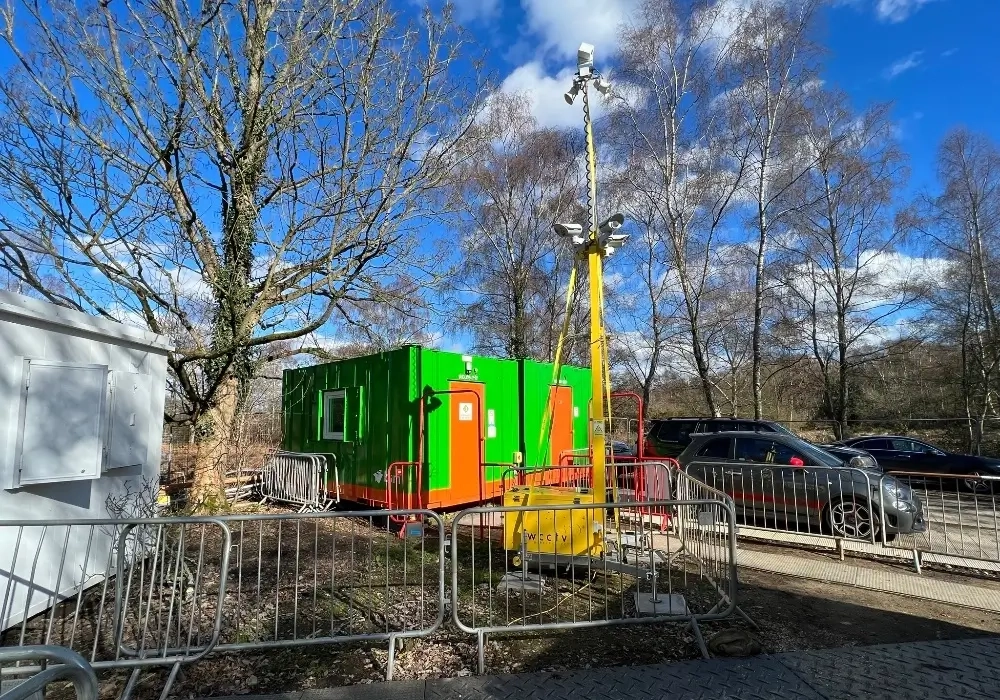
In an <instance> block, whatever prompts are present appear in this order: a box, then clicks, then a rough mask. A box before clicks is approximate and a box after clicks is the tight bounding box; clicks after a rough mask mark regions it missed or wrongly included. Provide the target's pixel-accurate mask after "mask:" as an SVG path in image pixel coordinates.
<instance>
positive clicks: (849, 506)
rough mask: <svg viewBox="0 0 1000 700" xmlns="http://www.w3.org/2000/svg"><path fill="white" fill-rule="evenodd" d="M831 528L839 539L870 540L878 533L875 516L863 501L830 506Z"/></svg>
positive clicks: (844, 502) (843, 502) (838, 503)
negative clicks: (873, 534) (873, 533)
mask: <svg viewBox="0 0 1000 700" xmlns="http://www.w3.org/2000/svg"><path fill="white" fill-rule="evenodd" d="M830 528H831V529H832V530H833V534H834V535H836V536H838V537H847V538H850V539H861V540H870V539H871V537H872V531H873V529H874V531H875V532H878V523H877V522H876V518H875V514H874V513H872V510H871V508H869V507H868V504H867V503H865V502H862V501H838V502H837V503H834V504H833V505H832V506H830Z"/></svg>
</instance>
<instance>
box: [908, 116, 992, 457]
mask: <svg viewBox="0 0 1000 700" xmlns="http://www.w3.org/2000/svg"><path fill="white" fill-rule="evenodd" d="M938 179H939V181H940V185H941V192H940V194H938V195H937V196H924V197H922V198H921V201H920V202H919V204H918V207H917V210H916V212H915V214H916V216H914V217H913V218H912V219H911V220H910V221H909V223H910V224H911V225H912V226H913V228H914V229H915V230H916V231H918V232H920V233H922V234H923V235H924V236H925V237H927V238H928V239H929V240H930V241H931V242H932V244H933V248H934V249H935V250H936V251H937V252H939V253H940V254H942V255H943V256H944V257H945V258H946V259H947V260H948V269H947V270H946V273H945V275H943V277H942V279H940V280H938V284H936V285H934V286H933V288H932V290H931V302H932V305H931V312H930V318H931V319H932V320H933V322H934V324H935V326H936V327H937V328H938V329H939V331H940V332H941V333H942V334H943V338H944V339H946V340H951V341H952V342H954V340H955V339H956V338H957V340H958V344H959V348H960V357H961V377H962V403H963V405H964V408H965V414H966V417H967V418H968V421H969V443H970V446H971V447H972V449H974V450H979V449H980V447H981V443H982V438H983V429H984V425H985V422H986V419H987V417H988V416H992V415H996V413H997V406H996V397H997V392H998V391H1000V381H998V380H1000V324H998V314H1000V295H998V291H997V290H998V289H1000V257H998V256H997V253H996V251H997V249H998V246H1000V147H998V146H997V144H996V143H995V142H994V141H992V140H990V139H989V138H988V137H986V136H984V135H981V134H975V133H972V132H969V131H968V130H966V129H961V128H959V129H955V130H954V131H952V132H951V133H949V134H948V135H947V136H946V137H945V139H944V141H943V142H942V143H941V147H940V150H939V152H938Z"/></svg>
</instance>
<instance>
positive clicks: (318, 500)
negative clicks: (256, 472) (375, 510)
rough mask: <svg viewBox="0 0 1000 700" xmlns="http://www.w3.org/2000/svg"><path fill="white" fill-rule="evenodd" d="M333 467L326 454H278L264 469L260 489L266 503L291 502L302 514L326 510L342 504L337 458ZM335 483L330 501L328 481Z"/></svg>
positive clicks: (260, 479) (333, 457) (334, 456)
mask: <svg viewBox="0 0 1000 700" xmlns="http://www.w3.org/2000/svg"><path fill="white" fill-rule="evenodd" d="M329 456H330V457H331V458H332V459H333V468H332V469H331V468H330V466H329V462H328V461H327V455H320V454H299V453H296V452H276V453H275V454H274V455H273V456H272V457H271V458H270V459H268V461H267V462H266V463H265V464H264V467H263V468H262V469H261V472H260V476H259V480H258V488H259V490H260V495H261V497H262V498H263V500H264V502H267V501H271V502H273V503H288V504H291V505H296V506H299V512H300V513H302V512H306V511H310V510H327V509H329V508H330V507H331V506H332V505H333V504H334V503H338V502H340V475H339V473H338V470H337V457H336V455H329ZM331 478H332V479H333V482H334V497H333V498H330V496H329V493H328V489H329V486H328V484H329V481H330V479H331Z"/></svg>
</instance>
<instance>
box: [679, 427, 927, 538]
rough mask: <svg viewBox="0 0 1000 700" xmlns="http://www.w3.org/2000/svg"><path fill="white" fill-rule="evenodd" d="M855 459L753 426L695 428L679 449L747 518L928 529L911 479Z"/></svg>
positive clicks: (866, 529)
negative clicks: (730, 429) (714, 429)
mask: <svg viewBox="0 0 1000 700" xmlns="http://www.w3.org/2000/svg"><path fill="white" fill-rule="evenodd" d="M854 459H855V458H854V457H852V458H851V460H848V461H846V462H845V461H844V460H843V459H842V458H840V457H835V456H834V455H832V454H830V453H829V452H826V451H825V450H823V449H821V448H819V447H817V446H816V445H813V444H812V443H809V442H806V441H805V440H803V439H801V438H799V437H796V436H794V435H789V434H786V433H783V432H781V433H778V432H775V433H770V434H761V433H758V432H750V431H742V432H741V431H735V432H720V433H701V434H696V435H693V436H691V440H690V441H689V442H688V445H687V447H685V448H684V451H683V452H681V453H680V455H678V456H677V461H678V462H679V463H680V465H681V468H682V469H684V471H686V472H687V473H688V474H690V475H691V476H693V477H694V478H696V479H699V480H701V481H704V482H705V483H707V484H709V485H710V486H713V487H715V488H717V489H719V490H720V491H724V492H725V493H727V494H729V495H730V496H731V497H732V498H733V502H734V503H735V505H736V508H737V511H738V514H739V515H740V516H741V517H742V518H744V519H745V520H750V521H756V520H760V519H764V520H781V521H784V523H785V524H787V525H794V526H795V527H794V529H796V530H801V529H805V530H806V531H813V530H815V531H820V532H825V533H827V534H832V535H836V536H838V537H851V538H860V539H874V538H876V537H881V535H882V533H883V531H884V532H885V534H886V538H887V539H891V538H893V537H895V536H896V535H897V534H899V533H910V532H918V531H922V530H923V529H925V525H924V518H923V504H922V503H921V502H920V499H919V498H917V497H916V496H915V495H914V494H913V492H912V491H911V490H910V489H909V487H907V486H906V485H905V484H903V483H901V482H900V481H898V480H897V479H896V478H894V477H892V476H885V475H883V474H882V472H881V471H879V470H878V469H873V468H871V467H856V466H853V465H852V464H850V461H852V460H854ZM883 519H884V522H883Z"/></svg>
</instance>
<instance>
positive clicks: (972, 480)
mask: <svg viewBox="0 0 1000 700" xmlns="http://www.w3.org/2000/svg"><path fill="white" fill-rule="evenodd" d="M981 476H982V474H980V473H979V472H978V471H972V472H969V473H968V475H967V477H966V478H965V479H962V481H961V485H962V490H963V491H967V492H969V493H974V494H977V495H981V494H988V493H989V492H990V482H988V481H984V480H983V479H981V478H980V477H981Z"/></svg>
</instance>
